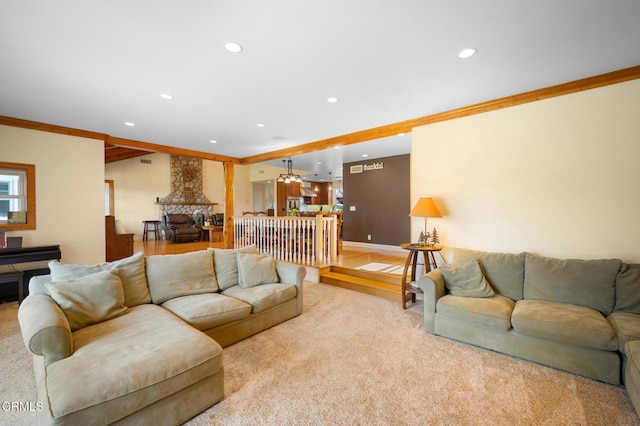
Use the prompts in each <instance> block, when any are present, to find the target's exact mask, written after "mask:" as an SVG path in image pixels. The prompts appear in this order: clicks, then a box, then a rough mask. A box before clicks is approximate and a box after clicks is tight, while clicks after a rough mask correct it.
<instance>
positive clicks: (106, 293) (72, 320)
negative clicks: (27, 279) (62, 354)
mask: <svg viewBox="0 0 640 426" xmlns="http://www.w3.org/2000/svg"><path fill="white" fill-rule="evenodd" d="M45 287H46V288H47V290H49V292H50V293H51V298H52V299H53V300H55V301H56V303H57V304H58V305H59V306H60V309H62V312H64V314H65V316H66V317H67V319H68V320H69V326H70V327H71V331H75V330H79V329H81V328H84V327H86V326H89V325H92V324H97V323H100V322H103V321H106V320H108V319H111V318H115V317H117V316H120V315H122V314H124V313H125V312H127V307H126V306H125V305H124V291H123V290H122V281H120V277H119V276H118V270H117V269H112V270H109V271H101V272H97V273H95V274H90V275H87V276H84V277H81V278H76V279H72V280H67V281H59V282H50V283H46V284H45Z"/></svg>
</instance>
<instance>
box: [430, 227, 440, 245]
mask: <svg viewBox="0 0 640 426" xmlns="http://www.w3.org/2000/svg"><path fill="white" fill-rule="evenodd" d="M431 243H432V244H440V237H439V236H438V231H437V230H436V228H433V233H432V234H431Z"/></svg>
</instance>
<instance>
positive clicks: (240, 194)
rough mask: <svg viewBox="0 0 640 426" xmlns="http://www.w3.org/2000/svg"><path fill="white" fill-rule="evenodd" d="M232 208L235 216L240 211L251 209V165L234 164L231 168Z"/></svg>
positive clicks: (249, 210) (240, 212)
mask: <svg viewBox="0 0 640 426" xmlns="http://www.w3.org/2000/svg"><path fill="white" fill-rule="evenodd" d="M233 177H234V180H233V195H234V199H233V210H234V215H235V216H242V212H243V211H244V212H252V211H253V185H252V183H251V166H239V165H237V164H236V165H235V166H234V168H233Z"/></svg>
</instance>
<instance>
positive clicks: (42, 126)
mask: <svg viewBox="0 0 640 426" xmlns="http://www.w3.org/2000/svg"><path fill="white" fill-rule="evenodd" d="M0 124H3V125H5V126H13V127H23V128H25V129H31V130H40V131H43V132H49V133H60V134H63V135H69V136H78V137H81V138H87V139H98V140H102V141H104V140H106V139H107V137H108V135H105V134H104V133H98V132H91V131H88V130H80V129H74V128H71V127H64V126H58V125H56V124H47V123H39V122H37V121H29V120H23V119H21V118H12V117H3V116H0Z"/></svg>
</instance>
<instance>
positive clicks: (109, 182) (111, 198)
mask: <svg viewBox="0 0 640 426" xmlns="http://www.w3.org/2000/svg"><path fill="white" fill-rule="evenodd" d="M104 183H106V184H107V185H109V215H110V216H115V211H116V208H115V202H116V197H115V190H114V187H115V182H114V181H113V179H105V180H104Z"/></svg>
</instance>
